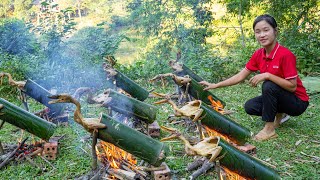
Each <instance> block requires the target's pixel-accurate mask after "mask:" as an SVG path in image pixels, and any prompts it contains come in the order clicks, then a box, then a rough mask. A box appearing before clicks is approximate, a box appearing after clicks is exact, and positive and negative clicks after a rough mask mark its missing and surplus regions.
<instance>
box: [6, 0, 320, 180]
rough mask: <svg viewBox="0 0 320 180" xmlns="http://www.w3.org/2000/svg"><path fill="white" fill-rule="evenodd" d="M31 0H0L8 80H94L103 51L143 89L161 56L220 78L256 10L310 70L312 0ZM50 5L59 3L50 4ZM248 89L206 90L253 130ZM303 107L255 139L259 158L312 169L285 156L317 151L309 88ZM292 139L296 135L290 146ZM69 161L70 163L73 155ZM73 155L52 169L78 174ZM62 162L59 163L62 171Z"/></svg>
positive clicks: (317, 66) (230, 68)
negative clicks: (269, 138) (266, 138)
mask: <svg viewBox="0 0 320 180" xmlns="http://www.w3.org/2000/svg"><path fill="white" fill-rule="evenodd" d="M36 2H37V1H32V0H26V1H22V0H2V1H1V2H0V17H1V19H0V72H2V71H3V72H9V73H11V74H12V75H13V76H14V79H16V80H25V79H27V78H31V79H32V80H34V81H36V82H38V83H39V84H40V85H41V86H43V87H45V88H46V89H56V90H57V91H58V92H70V93H72V92H74V90H75V89H76V88H78V87H81V86H90V87H96V88H97V89H102V88H103V87H104V86H105V84H104V80H105V75H104V72H103V71H102V68H101V66H102V63H103V62H105V60H104V57H106V56H113V57H115V59H116V60H117V62H118V64H117V68H118V69H119V70H120V71H121V72H123V73H124V74H126V75H127V76H129V77H130V78H131V79H133V80H135V81H136V82H138V83H139V84H140V85H142V86H143V87H145V88H148V89H151V88H152V86H151V85H147V83H146V80H148V79H150V78H151V77H153V76H154V75H157V74H160V73H166V72H170V71H171V70H170V69H169V67H168V62H169V61H170V60H179V61H180V62H183V63H185V64H186V65H188V67H190V68H191V69H193V70H194V71H195V72H197V73H198V74H199V75H200V76H202V77H204V78H205V79H206V80H208V81H213V82H215V81H218V80H221V79H225V78H227V77H230V76H231V75H232V74H235V73H236V72H238V71H239V70H240V69H242V68H243V67H244V65H245V63H246V62H247V60H248V59H249V58H250V56H251V54H252V53H253V52H254V50H256V49H257V48H259V45H258V43H257V42H256V41H255V39H254V34H253V32H252V22H253V20H254V18H255V17H256V16H257V15H260V14H264V13H269V14H271V15H273V16H274V17H275V18H276V20H277V22H278V26H279V29H280V35H279V37H278V40H279V42H280V43H281V44H282V45H284V46H286V47H288V48H289V49H290V50H292V51H293V52H294V54H295V55H296V56H297V65H298V70H299V73H300V76H301V77H305V76H318V75H319V73H320V41H319V38H320V30H319V29H320V2H319V1H317V0H307V1H299V0H288V1H283V0H273V1H270V0H262V1H261V0H260V1H258V0H247V1H243V0H201V1H199V0H123V1H116V0H106V1H95V0H68V1H57V2H58V4H55V3H51V1H50V2H49V1H40V4H37V3H36ZM40 7H48V8H42V9H40ZM56 7H59V9H58V10H57V11H53V10H52V9H54V8H56ZM39 17H41V18H39ZM6 84H7V83H5V84H4V85H2V86H0V97H1V98H6V99H9V100H11V101H13V102H16V103H17V104H19V102H18V99H17V98H16V97H17V91H15V90H13V89H12V88H11V87H9V86H6ZM239 89H240V90H239ZM248 89H249V88H248V86H247V85H246V84H241V85H239V86H235V87H230V88H227V89H223V90H217V91H215V93H217V95H218V96H219V95H220V96H222V97H224V98H225V101H227V102H228V107H227V108H229V109H232V110H235V111H236V113H234V115H233V116H232V119H236V120H238V121H239V123H241V124H243V125H245V126H247V127H248V128H252V129H253V131H257V130H258V129H259V128H260V127H261V123H258V122H257V123H252V122H250V121H248V119H250V117H249V116H247V115H246V114H245V113H244V111H243V108H242V104H243V103H244V101H245V100H246V99H248V97H249V96H250V97H251V96H253V95H254V94H257V93H259V89H250V90H248ZM169 90H170V89H162V91H169ZM232 92H239V93H232ZM36 108H37V106H36ZM309 109H310V110H308V112H307V113H305V114H304V115H303V116H301V117H298V118H296V119H295V118H294V119H293V121H291V123H289V124H288V125H286V127H285V128H283V129H281V130H280V136H281V138H279V139H278V140H275V141H273V142H272V143H256V145H257V146H259V150H258V156H259V158H261V159H265V160H269V162H270V163H271V164H273V165H277V167H279V169H280V170H281V171H284V172H283V173H282V175H283V176H284V177H286V178H300V179H306V178H307V179H308V178H310V177H316V176H317V175H319V174H318V173H319V172H317V171H316V169H319V164H312V162H307V163H301V161H300V162H299V161H295V160H294V159H297V158H298V159H299V158H300V159H301V157H302V156H301V154H300V152H302V151H303V152H305V151H306V152H308V153H309V154H312V155H318V156H319V150H316V149H317V148H318V149H319V144H317V143H319V133H318V130H317V128H319V124H320V122H319V119H320V117H319V116H318V115H317V113H316V112H318V111H319V96H317V95H314V96H312V97H311V106H310V108H309ZM168 113H170V110H167V111H166V112H165V113H160V117H161V118H163V119H165V118H166V116H167V115H168ZM254 120H256V119H254ZM299 127H303V128H304V129H302V128H299ZM61 131H64V130H61ZM8 133H9V134H10V130H8V131H6V132H5V133H3V132H1V134H0V138H1V139H4V141H6V142H10V141H9V138H8V137H7V136H6V135H5V134H8ZM59 133H60V131H59ZM68 133H69V132H68ZM70 136H73V135H71V134H70ZM7 139H8V141H7ZM70 139H73V138H71V137H70ZM73 140H74V139H73ZM76 140H77V137H75V140H74V141H76ZM299 140H302V142H303V143H302V144H301V143H300V145H299V146H295V145H294V143H295V142H297V141H299ZM68 142H69V141H68ZM70 142H73V141H70ZM314 142H317V143H314ZM66 144H69V143H66ZM74 146H75V147H78V145H74ZM64 148H66V149H65V150H64ZM70 149H72V148H70V146H68V147H65V146H63V148H62V154H64V153H66V154H72V152H73V151H72V150H70ZM271 149H272V151H270V150H271ZM303 149H305V151H304V150H303ZM63 156H64V155H63ZM76 157H77V156H76ZM172 157H173V159H174V160H172V161H169V165H171V166H172V168H173V169H174V170H175V171H177V174H178V175H179V177H184V175H185V174H183V173H184V172H183V169H184V166H185V165H186V161H187V160H182V162H181V164H180V163H177V160H176V159H175V158H174V156H172ZM75 159H76V158H75ZM80 159H81V158H80ZM72 160H74V159H72ZM61 161H65V162H61ZM68 161H69V159H68V157H61V159H60V160H59V161H57V162H55V165H56V166H60V165H61V166H66V164H64V163H66V162H68ZM75 161H76V160H75ZM75 163H76V164H79V163H78V160H77V161H76V162H75ZM81 163H84V164H83V166H84V169H83V171H79V168H77V167H75V170H74V171H73V170H72V168H69V167H70V166H71V165H70V166H68V167H66V168H62V170H61V172H60V171H58V172H59V173H58V175H57V174H55V175H57V177H71V178H72V177H75V176H76V175H81V174H83V173H84V172H85V171H86V170H88V168H89V163H90V162H89V160H88V158H84V159H82V160H81ZM71 164H72V163H71ZM24 166H25V165H22V167H21V166H19V167H20V168H21V171H20V172H21V173H22V174H23V173H26V174H27V175H29V176H30V177H35V175H34V174H32V173H31V172H29V171H32V168H30V167H29V168H26V169H24ZM15 168H16V167H9V168H8V169H7V170H5V171H6V174H11V173H12V172H14V171H15V170H14V169H15ZM67 169H68V172H64V171H67ZM19 170H20V169H19ZM60 173H61V174H60ZM64 173H66V174H64ZM13 174H14V173H13ZM15 175H17V176H18V177H23V176H22V175H18V174H15ZM42 175H43V174H42ZM43 177H44V179H45V178H46V177H49V175H48V174H47V175H43ZM311 179H312V178H311Z"/></svg>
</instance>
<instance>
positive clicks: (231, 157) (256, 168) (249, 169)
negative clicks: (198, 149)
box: [219, 139, 281, 180]
mask: <svg viewBox="0 0 320 180" xmlns="http://www.w3.org/2000/svg"><path fill="white" fill-rule="evenodd" d="M219 146H221V147H222V151H221V152H220V154H225V155H224V157H223V158H222V159H220V164H221V165H222V166H225V167H226V168H228V169H229V170H231V171H234V172H236V173H238V174H239V175H241V176H244V177H246V178H249V179H257V180H260V179H272V180H277V179H281V178H280V176H279V174H278V173H277V172H276V171H275V170H274V169H272V168H270V167H269V166H267V165H265V164H264V163H263V162H262V161H259V160H258V159H256V158H254V157H252V156H250V155H248V154H246V153H244V152H241V151H239V150H238V149H236V148H235V147H233V146H232V145H230V144H229V143H227V142H226V141H224V140H223V139H220V142H219Z"/></svg>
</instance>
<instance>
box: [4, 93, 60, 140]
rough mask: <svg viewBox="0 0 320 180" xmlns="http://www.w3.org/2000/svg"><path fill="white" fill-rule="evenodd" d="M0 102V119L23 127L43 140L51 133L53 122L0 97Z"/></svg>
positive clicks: (53, 127) (54, 126)
mask: <svg viewBox="0 0 320 180" xmlns="http://www.w3.org/2000/svg"><path fill="white" fill-rule="evenodd" d="M0 104H3V106H4V107H3V108H2V109H0V119H2V120H3V121H6V122H8V123H10V124H12V125H15V126H17V127H19V128H21V129H24V130H26V131H28V132H30V133H31V134H34V135H36V136H38V137H40V138H42V139H45V140H48V139H49V138H50V137H51V136H52V135H53V133H54V130H55V128H56V125H55V124H53V123H51V122H48V121H45V120H43V119H41V118H39V117H38V116H36V115H34V114H31V113H30V112H28V111H26V110H24V109H22V108H20V107H18V106H15V105H14V104H11V103H10V102H8V101H6V100H4V99H2V98H0Z"/></svg>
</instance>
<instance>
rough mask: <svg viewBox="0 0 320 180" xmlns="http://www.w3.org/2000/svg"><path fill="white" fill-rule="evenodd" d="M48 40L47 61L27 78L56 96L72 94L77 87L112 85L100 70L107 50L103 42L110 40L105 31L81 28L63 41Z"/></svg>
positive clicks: (53, 37)
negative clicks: (55, 93) (56, 94)
mask: <svg viewBox="0 0 320 180" xmlns="http://www.w3.org/2000/svg"><path fill="white" fill-rule="evenodd" d="M51 38H52V39H49V40H48V45H47V46H46V48H47V49H45V55H46V60H45V61H44V62H43V63H41V64H39V68H38V70H37V71H35V73H33V74H29V78H31V79H33V80H35V81H36V82H38V83H39V84H40V85H41V86H43V87H44V88H46V89H52V88H54V89H56V90H57V92H58V93H61V92H67V93H70V94H71V93H73V92H74V91H75V90H76V89H77V88H80V87H90V88H94V89H101V88H107V87H110V86H111V84H110V83H111V82H109V81H108V80H107V79H106V73H105V72H104V70H103V67H102V64H103V62H104V60H103V57H104V55H105V51H107V50H106V49H105V46H106V45H105V44H104V43H105V42H107V40H108V41H110V40H109V39H108V38H109V36H108V35H107V32H106V31H105V30H104V29H102V28H95V27H90V28H84V29H82V30H80V31H78V32H77V33H75V34H74V35H73V36H72V37H70V38H68V39H64V40H63V41H62V39H59V38H60V37H59V36H51ZM111 43H112V42H111Z"/></svg>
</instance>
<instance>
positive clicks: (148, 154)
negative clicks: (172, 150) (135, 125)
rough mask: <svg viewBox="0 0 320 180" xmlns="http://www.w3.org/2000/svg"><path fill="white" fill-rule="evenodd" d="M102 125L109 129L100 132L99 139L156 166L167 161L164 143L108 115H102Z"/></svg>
mask: <svg viewBox="0 0 320 180" xmlns="http://www.w3.org/2000/svg"><path fill="white" fill-rule="evenodd" d="M101 123H103V124H105V125H106V126H107V128H105V129H100V130H99V132H98V138H99V139H101V140H103V141H106V142H109V143H111V144H113V145H115V146H117V147H119V148H121V149H123V150H125V151H126V152H128V153H130V154H132V155H134V156H136V157H138V158H140V159H143V160H145V161H146V162H148V163H149V164H151V165H154V166H160V165H161V163H162V162H163V161H164V160H165V158H166V154H167V151H168V149H167V146H165V145H164V144H163V143H162V142H160V141H158V140H155V139H153V138H151V137H149V136H147V135H145V134H143V133H141V132H139V131H136V130H134V129H132V128H130V127H129V126H127V125H124V124H122V123H120V122H117V121H116V120H114V119H112V117H110V116H108V115H106V114H102V117H101Z"/></svg>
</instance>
